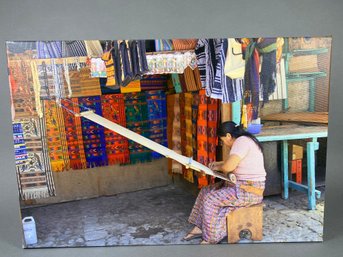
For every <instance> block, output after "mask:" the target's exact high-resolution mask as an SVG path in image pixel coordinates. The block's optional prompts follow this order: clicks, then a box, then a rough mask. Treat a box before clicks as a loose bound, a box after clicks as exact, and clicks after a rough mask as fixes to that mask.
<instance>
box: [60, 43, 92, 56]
mask: <svg viewBox="0 0 343 257" xmlns="http://www.w3.org/2000/svg"><path fill="white" fill-rule="evenodd" d="M73 56H87V49H86V45H85V42H84V41H82V40H71V41H62V57H73Z"/></svg>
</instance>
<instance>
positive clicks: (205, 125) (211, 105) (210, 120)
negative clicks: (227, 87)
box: [197, 89, 218, 187]
mask: <svg viewBox="0 0 343 257" xmlns="http://www.w3.org/2000/svg"><path fill="white" fill-rule="evenodd" d="M217 112H218V100H216V99H212V98H209V97H206V93H205V90H203V89H202V90H200V91H199V109H198V123H197V126H198V133H197V140H198V153H197V154H198V156H197V159H198V161H199V162H200V163H202V164H204V165H206V166H208V164H209V163H210V162H214V161H215V160H216V145H217V121H218V115H217ZM204 185H206V182H205V181H204V180H202V181H201V183H200V181H199V186H200V187H201V186H204Z"/></svg>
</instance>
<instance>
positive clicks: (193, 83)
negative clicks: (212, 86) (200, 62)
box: [183, 67, 201, 92]
mask: <svg viewBox="0 0 343 257" xmlns="http://www.w3.org/2000/svg"><path fill="white" fill-rule="evenodd" d="M183 74H184V78H185V83H186V88H187V92H192V91H198V90H200V89H201V87H200V88H199V87H198V84H197V80H196V78H195V75H196V74H195V72H194V70H192V69H191V67H187V68H186V69H185V71H184V73H183Z"/></svg>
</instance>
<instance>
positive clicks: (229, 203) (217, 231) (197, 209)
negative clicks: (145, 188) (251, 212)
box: [188, 180, 265, 244]
mask: <svg viewBox="0 0 343 257" xmlns="http://www.w3.org/2000/svg"><path fill="white" fill-rule="evenodd" d="M241 185H248V186H253V187H256V188H259V189H262V190H263V189H264V188H265V182H264V181H263V182H262V181H243V180H238V181H237V183H236V186H235V187H232V186H223V187H221V188H219V189H217V187H218V185H216V184H214V185H211V186H208V187H204V188H203V189H201V191H200V192H199V194H198V197H197V200H196V202H195V204H194V207H193V209H192V212H191V214H190V216H189V219H188V221H189V222H190V223H192V224H194V225H195V226H197V227H198V228H200V229H201V230H202V237H203V239H204V240H206V241H207V242H209V243H212V244H215V243H218V242H220V241H221V240H222V239H223V238H224V237H225V236H227V226H226V216H227V214H228V213H229V212H231V211H234V210H236V209H237V208H241V207H244V206H251V205H254V204H258V203H261V202H262V200H263V196H259V195H256V194H253V193H249V192H246V191H244V190H243V189H241V188H240V186H241Z"/></svg>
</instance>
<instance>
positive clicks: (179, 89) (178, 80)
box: [171, 73, 182, 93]
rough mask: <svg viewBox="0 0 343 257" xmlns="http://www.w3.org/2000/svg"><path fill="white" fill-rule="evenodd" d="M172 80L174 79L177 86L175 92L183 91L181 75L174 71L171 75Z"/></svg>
mask: <svg viewBox="0 0 343 257" xmlns="http://www.w3.org/2000/svg"><path fill="white" fill-rule="evenodd" d="M171 77H172V80H173V85H174V88H175V93H182V87H181V83H180V77H179V74H176V73H173V74H172V75H171Z"/></svg>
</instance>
